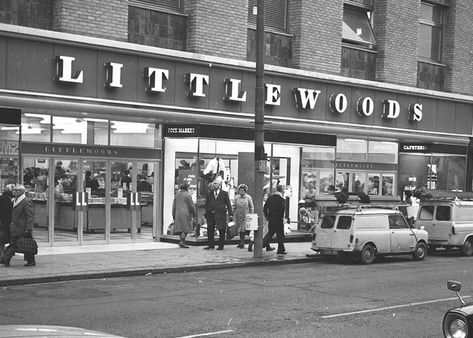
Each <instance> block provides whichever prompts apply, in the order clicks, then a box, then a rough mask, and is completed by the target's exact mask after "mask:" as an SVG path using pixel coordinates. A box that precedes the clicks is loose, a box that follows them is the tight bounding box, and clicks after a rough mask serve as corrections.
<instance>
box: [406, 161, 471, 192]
mask: <svg viewBox="0 0 473 338" xmlns="http://www.w3.org/2000/svg"><path fill="white" fill-rule="evenodd" d="M465 185H466V156H462V155H447V154H400V155H399V186H400V188H401V189H403V190H404V188H405V187H409V189H422V188H424V189H431V190H448V191H464V190H465Z"/></svg>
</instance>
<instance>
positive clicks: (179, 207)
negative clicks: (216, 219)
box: [172, 182, 195, 249]
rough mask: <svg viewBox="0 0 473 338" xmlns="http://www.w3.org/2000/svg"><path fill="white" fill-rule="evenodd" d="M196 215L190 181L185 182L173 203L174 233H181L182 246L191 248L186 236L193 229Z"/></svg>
mask: <svg viewBox="0 0 473 338" xmlns="http://www.w3.org/2000/svg"><path fill="white" fill-rule="evenodd" d="M193 217H195V205H194V201H192V196H191V195H190V194H189V183H187V182H184V183H182V184H181V185H180V186H179V191H178V192H177V194H176V196H175V197H174V202H173V204H172V218H173V219H174V229H173V231H174V233H179V237H180V241H179V247H180V248H185V249H187V248H189V246H188V245H187V244H186V236H187V234H188V233H189V232H191V231H192V218H193Z"/></svg>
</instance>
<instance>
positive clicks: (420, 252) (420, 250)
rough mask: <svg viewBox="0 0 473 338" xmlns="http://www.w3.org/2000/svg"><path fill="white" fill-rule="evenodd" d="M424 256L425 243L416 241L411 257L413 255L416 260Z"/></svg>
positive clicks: (425, 253)
mask: <svg viewBox="0 0 473 338" xmlns="http://www.w3.org/2000/svg"><path fill="white" fill-rule="evenodd" d="M425 256H427V245H425V243H417V245H416V248H415V250H414V253H413V254H412V257H414V260H416V261H422V260H424V258H425Z"/></svg>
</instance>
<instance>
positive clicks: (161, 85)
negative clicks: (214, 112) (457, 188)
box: [54, 55, 423, 136]
mask: <svg viewBox="0 0 473 338" xmlns="http://www.w3.org/2000/svg"><path fill="white" fill-rule="evenodd" d="M54 60H55V63H56V76H55V80H56V82H57V83H68V84H76V85H78V84H82V83H84V81H85V80H84V79H86V78H87V77H86V76H85V74H84V71H83V70H75V67H74V62H75V57H73V56H66V55H58V56H56V57H55V58H54ZM103 67H104V71H105V78H104V79H103V83H104V86H105V87H107V88H114V89H115V90H120V89H121V88H123V81H125V80H127V79H122V72H123V69H124V65H123V64H122V63H117V62H111V61H110V62H106V63H105V64H104V66H103ZM143 76H144V78H145V79H146V83H147V85H146V92H147V93H148V94H149V95H166V90H167V83H168V81H170V78H171V77H172V76H173V75H172V74H170V71H169V69H164V68H157V67H144V69H143ZM183 81H184V84H185V86H186V94H187V96H188V97H189V98H191V99H194V100H199V99H202V98H205V97H206V96H207V92H208V91H209V90H208V86H209V85H210V83H211V79H210V76H209V75H207V74H199V73H194V72H189V73H186V74H185V76H184V79H183ZM219 81H220V82H219V83H220V85H223V86H224V96H223V98H222V100H224V101H226V102H234V103H241V102H246V100H247V92H246V90H245V89H244V85H243V84H242V81H241V80H240V79H233V78H225V79H224V80H223V82H222V81H221V80H219ZM215 85H217V83H216V84H215ZM283 90H287V89H283V88H282V87H281V85H279V84H271V83H266V84H265V98H264V99H265V105H266V106H269V107H271V106H280V105H281V100H282V97H283V95H282V94H283V93H282V91H283ZM289 90H291V91H292V97H293V101H294V106H295V107H296V108H297V109H299V110H314V109H315V108H316V106H317V101H318V98H319V95H320V94H321V90H319V89H317V88H305V87H298V88H291V89H289ZM349 103H350V101H349V100H348V98H347V95H346V94H344V93H333V94H332V95H331V96H330V99H329V108H330V111H331V112H332V113H333V114H336V115H339V114H343V113H345V112H346V111H347V110H348V106H349ZM374 107H375V102H374V100H373V98H372V97H370V96H360V97H359V98H358V100H357V103H356V107H355V109H356V112H357V114H358V115H360V116H361V117H369V116H371V115H372V114H373V112H374ZM382 107H383V113H382V117H383V119H385V120H395V119H397V118H398V117H399V116H400V114H401V106H400V104H399V102H398V101H396V100H394V99H386V100H383V101H382ZM422 108H423V106H422V104H420V103H417V102H416V103H412V104H410V105H409V107H408V120H409V121H410V122H417V121H421V120H422ZM170 132H172V133H174V136H177V135H180V134H182V133H189V132H190V131H189V130H173V131H172V130H170ZM187 136H189V135H188V134H187Z"/></svg>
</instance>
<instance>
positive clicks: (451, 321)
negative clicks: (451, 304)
mask: <svg viewBox="0 0 473 338" xmlns="http://www.w3.org/2000/svg"><path fill="white" fill-rule="evenodd" d="M461 287H462V285H461V283H459V282H457V281H454V280H449V281H447V288H448V289H449V290H451V291H454V292H455V293H456V294H457V297H458V300H459V301H460V303H461V305H460V306H458V307H455V308H453V309H450V310H448V311H447V313H445V316H444V317H443V324H442V328H443V336H444V337H445V338H457V337H458V338H472V337H473V304H472V303H467V302H465V301H464V300H463V298H462V297H461V296H460V290H461Z"/></svg>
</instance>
